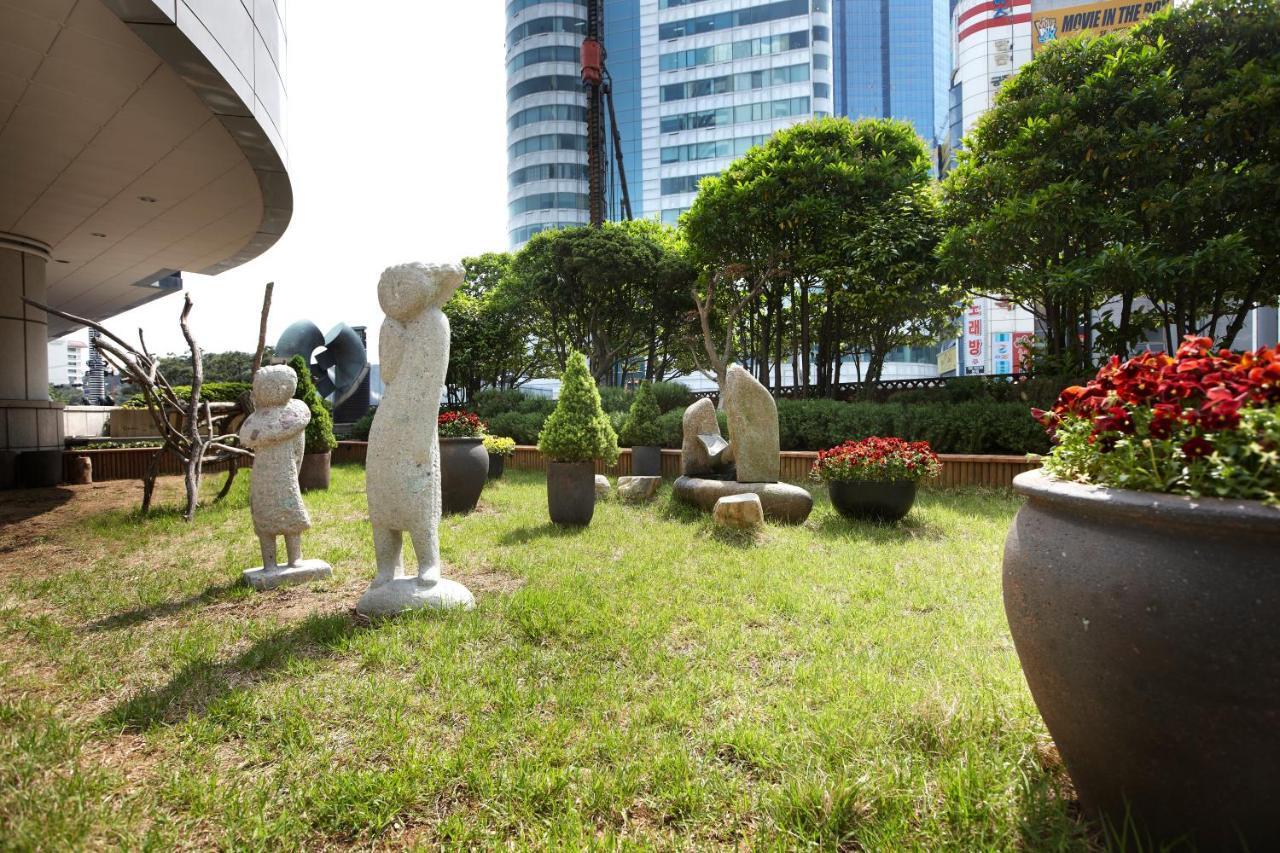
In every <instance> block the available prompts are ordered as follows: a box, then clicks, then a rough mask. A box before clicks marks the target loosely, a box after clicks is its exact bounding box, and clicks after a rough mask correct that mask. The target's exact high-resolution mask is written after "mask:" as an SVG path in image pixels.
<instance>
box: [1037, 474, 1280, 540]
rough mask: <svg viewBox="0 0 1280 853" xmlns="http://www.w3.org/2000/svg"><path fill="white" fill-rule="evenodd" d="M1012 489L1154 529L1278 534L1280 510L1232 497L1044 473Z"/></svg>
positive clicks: (1097, 514) (1092, 514)
mask: <svg viewBox="0 0 1280 853" xmlns="http://www.w3.org/2000/svg"><path fill="white" fill-rule="evenodd" d="M1013 489H1014V491H1016V492H1017V493H1018V494H1020V495H1023V496H1024V497H1026V498H1027V499H1028V500H1031V501H1037V502H1042V503H1045V504H1051V505H1053V506H1055V507H1060V508H1063V509H1069V510H1071V511H1072V512H1075V513H1078V514H1081V515H1088V516H1105V517H1108V518H1111V519H1119V518H1123V519H1126V520H1129V521H1135V522H1139V523H1142V524H1146V525H1151V526H1161V527H1167V526H1168V525H1170V524H1176V525H1178V526H1180V527H1185V526H1194V527H1199V528H1211V529H1212V530H1213V531H1216V532H1221V531H1222V530H1223V529H1224V528H1229V529H1233V530H1249V531H1254V532H1259V533H1266V534H1269V535H1271V536H1274V535H1277V534H1280V507H1269V506H1267V505H1266V504H1264V503H1262V502H1261V501H1252V500H1244V499H1234V498H1214V497H1207V498H1192V497H1187V496H1185V495H1169V494H1164V493H1161V492H1140V491H1135V490H1133V489H1117V488H1112V487H1110V486H1095V485H1089V484H1087V483H1075V482H1071V481H1069V480H1060V479H1058V478H1057V477H1053V476H1051V475H1049V474H1047V473H1045V472H1044V471H1042V470H1040V469H1036V470H1032V471H1024V472H1023V473H1021V474H1019V475H1018V476H1016V477H1014V478H1013Z"/></svg>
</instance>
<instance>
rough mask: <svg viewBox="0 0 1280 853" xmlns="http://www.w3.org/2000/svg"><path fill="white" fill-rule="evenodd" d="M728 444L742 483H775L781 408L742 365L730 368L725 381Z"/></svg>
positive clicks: (777, 468)
mask: <svg viewBox="0 0 1280 853" xmlns="http://www.w3.org/2000/svg"><path fill="white" fill-rule="evenodd" d="M724 410H725V414H726V415H728V418H729V444H730V445H731V450H732V453H733V461H734V462H735V463H736V464H737V474H736V479H737V481H738V482H739V483H776V482H778V472H779V469H780V467H781V464H782V463H781V457H780V456H779V455H778V453H779V444H778V405H777V404H776V403H775V402H774V401H773V395H771V394H770V393H769V389H767V388H765V387H764V386H763V385H761V384H760V383H759V382H757V381H756V379H755V377H754V376H752V375H751V374H750V373H748V372H747V371H746V370H745V369H743V367H742V366H741V365H738V364H735V365H733V366H732V367H730V368H729V373H728V375H727V376H726V377H725V382H724Z"/></svg>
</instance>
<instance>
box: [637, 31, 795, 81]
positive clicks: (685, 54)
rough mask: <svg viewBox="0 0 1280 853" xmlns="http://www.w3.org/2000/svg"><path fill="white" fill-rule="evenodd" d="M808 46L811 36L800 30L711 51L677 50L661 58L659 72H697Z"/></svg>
mask: <svg viewBox="0 0 1280 853" xmlns="http://www.w3.org/2000/svg"><path fill="white" fill-rule="evenodd" d="M808 46H809V32H808V31H807V30H800V31H798V32H794V33H783V34H782V35H777V36H761V37H760V38H754V39H743V40H742V41H735V42H732V43H726V44H713V45H710V46H708V47H696V48H693V49H691V50H675V51H671V52H669V53H664V54H662V55H661V56H659V57H658V69H659V70H661V71H676V70H678V69H681V68H696V67H698V66H699V65H714V64H715V63H717V62H728V61H729V60H731V59H746V58H748V57H751V56H772V55H773V54H776V53H786V52H787V51H789V50H799V49H800V48H804V47H808Z"/></svg>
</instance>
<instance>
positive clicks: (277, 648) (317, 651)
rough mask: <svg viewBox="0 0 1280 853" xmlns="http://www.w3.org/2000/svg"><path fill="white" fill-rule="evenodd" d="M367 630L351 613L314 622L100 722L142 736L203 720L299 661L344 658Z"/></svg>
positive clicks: (183, 675) (196, 667)
mask: <svg viewBox="0 0 1280 853" xmlns="http://www.w3.org/2000/svg"><path fill="white" fill-rule="evenodd" d="M362 630H365V629H364V628H363V627H362V626H360V625H358V624H357V623H356V622H355V620H354V619H353V618H352V617H351V615H350V614H347V613H332V614H327V615H315V616H312V617H310V618H308V619H306V620H304V621H302V622H300V623H298V624H297V625H294V626H292V627H289V628H282V629H280V630H278V631H274V632H272V633H271V634H269V635H268V636H266V637H263V638H262V639H261V640H259V641H258V642H256V643H254V644H253V645H252V646H251V647H250V648H249V649H248V650H247V651H245V652H244V653H243V654H240V655H238V656H237V657H235V658H233V659H232V660H229V661H224V662H221V663H216V662H213V661H209V660H200V661H194V662H192V663H189V664H187V665H186V666H185V667H183V668H182V670H181V671H179V672H178V673H177V674H176V675H174V676H173V678H171V679H170V680H169V683H168V684H165V685H164V686H162V687H156V688H154V689H151V690H145V691H143V692H142V693H139V694H138V695H136V696H134V697H133V698H131V699H128V700H126V701H124V702H121V703H119V704H118V705H116V706H115V707H113V708H111V709H110V710H109V711H107V712H106V713H104V714H103V715H102V716H101V717H99V718H98V722H99V724H101V725H103V726H106V727H108V728H111V729H118V730H133V731H142V730H146V729H149V728H152V727H153V726H157V725H164V724H172V723H176V722H179V721H180V720H182V719H184V718H186V717H187V716H188V715H190V714H202V713H204V712H205V710H206V709H208V708H209V707H210V706H211V705H213V704H214V703H215V702H217V701H218V700H219V699H221V698H222V697H224V696H226V695H227V694H228V693H230V692H231V691H233V690H236V689H242V688H243V687H245V686H246V685H247V684H252V683H255V682H258V681H262V680H265V678H266V677H267V676H268V675H270V674H271V673H273V672H277V671H280V670H282V669H285V668H286V667H287V666H288V665H289V664H291V663H293V662H294V661H300V660H316V659H320V658H325V657H329V656H331V655H333V654H335V653H337V652H339V651H340V650H341V649H342V648H343V647H344V646H345V645H346V642H347V640H348V639H349V638H350V637H351V636H353V635H354V634H356V633H357V632H359V631H362Z"/></svg>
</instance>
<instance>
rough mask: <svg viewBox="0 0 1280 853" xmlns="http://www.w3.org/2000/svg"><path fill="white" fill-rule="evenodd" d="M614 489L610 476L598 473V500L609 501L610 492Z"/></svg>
mask: <svg viewBox="0 0 1280 853" xmlns="http://www.w3.org/2000/svg"><path fill="white" fill-rule="evenodd" d="M612 491H613V487H612V486H610V485H609V478H608V477H606V476H605V475H604V474H596V500H598V501H607V500H608V499H609V493H610V492H612Z"/></svg>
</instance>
